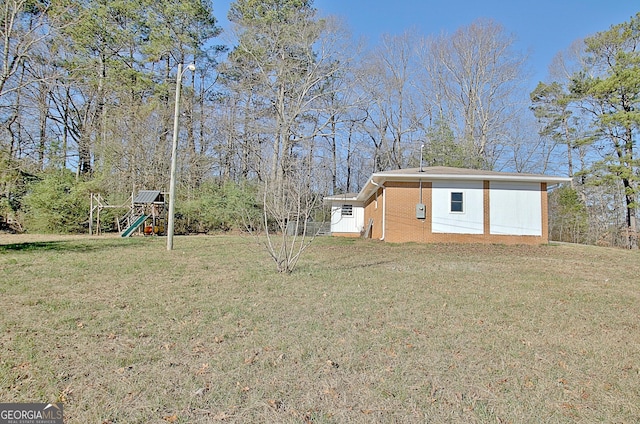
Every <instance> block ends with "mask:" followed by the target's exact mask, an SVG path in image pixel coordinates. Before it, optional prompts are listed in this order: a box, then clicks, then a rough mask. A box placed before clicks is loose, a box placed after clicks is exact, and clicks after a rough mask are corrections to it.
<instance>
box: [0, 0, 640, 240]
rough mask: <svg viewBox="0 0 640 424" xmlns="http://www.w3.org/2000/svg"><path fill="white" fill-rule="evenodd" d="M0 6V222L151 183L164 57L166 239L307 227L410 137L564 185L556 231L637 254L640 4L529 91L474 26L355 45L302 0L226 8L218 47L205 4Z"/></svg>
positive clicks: (406, 155) (49, 223)
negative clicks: (177, 100)
mask: <svg viewBox="0 0 640 424" xmlns="http://www.w3.org/2000/svg"><path fill="white" fill-rule="evenodd" d="M0 4H2V9H1V11H0V13H1V14H2V15H1V16H0V20H1V22H0V24H1V25H0V31H1V32H2V40H1V42H2V56H1V57H0V67H1V70H0V164H1V165H0V225H1V226H2V227H3V228H4V229H10V230H14V231H25V230H28V231H34V232H35V231H55V232H81V231H86V228H87V226H88V225H87V221H88V203H89V193H91V192H99V193H101V194H102V195H103V196H104V197H105V198H106V199H109V201H110V202H111V203H112V204H118V203H122V202H125V201H126V199H127V198H128V197H129V196H130V195H131V193H132V192H136V191H137V190H139V189H156V190H162V191H167V189H168V185H169V174H170V172H169V167H170V159H171V158H170V152H171V142H172V131H173V107H174V92H175V83H176V71H177V65H178V64H185V65H186V64H190V63H194V64H195V65H196V71H194V72H191V71H186V72H185V73H184V78H183V84H184V85H183V95H182V102H181V108H180V110H181V123H180V125H181V126H180V133H179V147H178V190H177V191H178V196H177V200H179V201H178V202H177V206H176V208H177V212H178V215H177V227H176V232H178V233H179V232H184V233H188V232H202V231H213V230H229V229H233V228H242V227H243V225H244V224H242V222H244V223H245V224H246V219H243V218H246V217H247V216H251V215H252V214H255V215H258V216H259V215H261V214H262V213H263V212H264V211H268V213H269V214H271V213H273V214H274V215H278V208H280V209H282V208H287V210H290V209H292V208H294V206H295V205H298V207H299V206H300V204H301V202H300V200H301V199H304V201H305V202H304V204H305V205H306V206H305V208H307V209H306V210H304V211H303V213H304V214H305V215H307V216H310V217H311V218H317V219H321V212H320V211H319V209H317V208H318V206H317V205H318V202H316V201H309V199H319V198H321V196H323V195H326V194H336V193H342V192H357V191H358V190H359V189H360V188H361V186H362V185H363V184H364V182H365V181H366V179H367V178H368V177H369V176H370V174H371V173H372V172H375V171H382V170H389V169H398V168H404V167H411V166H417V165H418V163H419V161H420V151H421V146H422V145H424V146H425V147H424V149H423V151H424V155H423V163H424V165H425V166H432V165H445V166H460V167H469V168H482V169H491V170H499V171H515V172H535V173H549V174H555V175H568V176H571V177H573V182H572V184H571V185H568V186H566V187H560V188H557V189H555V190H554V191H553V192H552V194H551V201H550V208H551V230H552V238H554V239H556V240H564V241H571V242H580V243H598V244H603V245H618V246H624V247H628V248H637V247H638V242H637V236H636V214H637V210H638V207H637V198H638V185H637V180H638V177H639V173H638V171H639V168H638V160H637V159H636V158H635V156H634V151H633V150H634V148H635V145H636V139H637V136H638V126H639V124H640V115H639V112H638V110H639V107H638V106H639V103H640V97H639V94H640V53H638V51H637V50H638V47H639V46H638V42H639V41H640V14H638V15H636V16H635V17H632V18H631V19H630V20H629V21H628V22H623V23H611V24H612V26H611V27H610V28H609V29H606V28H603V31H602V32H600V33H597V34H595V35H593V36H592V37H590V38H588V39H586V40H579V41H577V42H576V43H575V44H574V45H573V46H571V48H569V49H567V50H563V51H560V52H559V53H558V56H557V57H556V59H555V60H554V63H553V64H551V65H552V66H551V69H552V73H551V75H552V79H551V80H550V81H546V82H541V83H540V84H539V85H538V86H537V87H536V88H535V90H534V91H533V92H530V91H531V90H530V87H531V85H530V81H529V77H528V75H527V72H526V69H527V60H528V59H527V56H526V54H525V53H524V52H522V51H518V50H517V49H516V48H515V44H514V35H513V34H510V33H508V32H507V31H506V30H505V29H504V28H503V27H502V26H501V25H500V24H499V23H497V22H494V21H490V20H478V21H475V22H473V23H471V24H470V25H468V26H465V27H461V28H459V29H458V30H457V31H456V32H454V33H452V34H444V35H437V36H434V35H425V34H419V33H416V32H411V31H407V32H405V33H403V34H396V35H385V36H383V37H382V38H381V39H380V40H379V42H378V43H377V44H375V45H365V44H363V43H360V42H358V40H356V39H354V37H353V36H352V35H351V34H350V33H349V31H348V28H346V27H345V26H344V24H342V23H341V22H339V21H338V20H336V19H333V18H332V17H322V18H321V17H320V15H319V13H318V11H317V10H316V9H315V8H314V7H313V1H311V0H307V1H305V0H237V1H236V2H235V3H232V5H231V9H230V11H229V14H228V18H229V20H230V21H231V23H232V25H233V28H232V30H231V33H230V34H225V36H226V37H225V39H229V40H233V41H229V42H227V43H226V44H225V43H223V42H222V41H221V40H222V37H221V29H220V28H219V27H218V25H217V20H216V17H215V13H214V7H215V2H211V1H206V0H184V1H180V2H176V1H171V0H159V1H157V0H154V1H149V0H141V1H136V2H131V1H124V0H50V1H38V0H3V1H1V2H0ZM559 47H560V48H561V47H562V46H559ZM294 186H295V189H294V188H292V187H294ZM292 193H293V194H292ZM291 196H294V197H293V198H291ZM292 205H293V206H292ZM303 209H304V208H303Z"/></svg>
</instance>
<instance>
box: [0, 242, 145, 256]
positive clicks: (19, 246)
mask: <svg viewBox="0 0 640 424" xmlns="http://www.w3.org/2000/svg"><path fill="white" fill-rule="evenodd" d="M140 243H141V240H137V239H122V240H120V239H113V240H92V241H79V240H58V241H35V242H24V243H11V244H0V253H8V252H26V253H33V252H48V251H53V252H89V251H96V250H104V249H110V248H116V247H127V246H131V245H132V244H140Z"/></svg>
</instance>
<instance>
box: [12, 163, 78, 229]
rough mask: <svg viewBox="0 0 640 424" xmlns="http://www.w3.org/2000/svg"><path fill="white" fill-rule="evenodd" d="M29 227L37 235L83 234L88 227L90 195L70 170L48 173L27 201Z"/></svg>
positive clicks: (31, 188) (29, 194)
mask: <svg viewBox="0 0 640 424" xmlns="http://www.w3.org/2000/svg"><path fill="white" fill-rule="evenodd" d="M23 205H24V208H25V211H26V214H25V227H26V230H27V231H29V232H36V233H80V232H84V231H86V228H87V225H88V211H89V195H88V194H87V191H86V189H85V187H84V184H83V183H82V182H77V181H76V179H75V176H74V174H73V173H72V172H71V171H69V170H62V171H60V170H57V171H55V172H50V173H45V174H44V175H43V177H42V179H40V180H39V181H37V182H34V183H32V184H31V185H30V187H29V190H28V193H27V195H26V196H25V197H24V199H23Z"/></svg>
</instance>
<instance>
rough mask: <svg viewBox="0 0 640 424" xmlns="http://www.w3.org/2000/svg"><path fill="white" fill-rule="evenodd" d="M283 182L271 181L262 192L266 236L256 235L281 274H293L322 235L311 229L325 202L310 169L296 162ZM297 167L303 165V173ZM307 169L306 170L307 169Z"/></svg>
mask: <svg viewBox="0 0 640 424" xmlns="http://www.w3.org/2000/svg"><path fill="white" fill-rule="evenodd" d="M294 161H295V164H290V166H288V167H287V172H286V173H285V174H284V177H283V178H282V179H277V180H276V179H272V178H268V179H266V180H265V181H264V186H263V192H262V206H263V215H262V222H261V224H262V225H261V226H262V233H256V235H257V236H258V240H259V241H260V242H261V244H264V246H265V247H266V249H267V251H268V252H269V255H271V258H272V259H273V261H274V262H275V263H276V268H277V270H278V272H282V273H291V272H292V271H293V270H294V269H295V267H296V265H297V263H298V260H299V259H300V256H301V255H302V253H303V252H304V250H305V249H306V248H307V247H309V245H310V244H311V242H312V241H313V239H314V238H315V237H316V236H317V234H318V229H316V228H315V227H314V228H312V229H311V228H310V226H309V225H308V224H309V223H310V222H311V221H312V220H313V213H314V212H315V211H316V209H317V207H318V205H319V204H320V202H321V196H320V195H319V194H317V193H314V192H313V190H312V181H311V172H309V171H310V169H311V168H310V167H309V166H308V165H307V166H304V164H303V163H302V161H298V160H296V159H292V160H291V161H290V162H294ZM294 165H302V166H303V169H301V168H300V167H298V166H294ZM305 168H306V169H305Z"/></svg>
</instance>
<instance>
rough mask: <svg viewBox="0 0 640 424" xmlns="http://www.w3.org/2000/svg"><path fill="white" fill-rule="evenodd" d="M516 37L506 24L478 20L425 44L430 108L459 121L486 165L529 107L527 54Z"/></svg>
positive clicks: (460, 131)
mask: <svg viewBox="0 0 640 424" xmlns="http://www.w3.org/2000/svg"><path fill="white" fill-rule="evenodd" d="M514 43H515V39H514V37H513V36H512V35H510V34H508V33H506V31H505V30H504V28H503V27H502V26H501V25H499V24H497V23H495V22H493V21H490V20H478V21H476V22H474V23H472V24H471V25H469V26H466V27H462V28H460V29H459V30H458V31H456V32H455V33H454V34H452V35H441V36H439V37H433V38H429V39H426V40H425V42H424V44H423V48H422V49H421V63H422V66H423V68H424V69H425V71H426V72H425V73H424V76H425V78H424V79H423V80H422V81H421V82H422V88H421V90H422V92H423V93H424V94H425V99H427V101H428V102H429V103H430V104H429V108H430V109H431V110H432V111H433V112H432V113H433V114H434V116H436V117H438V118H439V119H445V120H447V121H449V122H451V123H453V125H454V127H453V128H454V134H455V137H456V139H457V140H459V141H460V142H467V143H471V144H472V145H473V146H474V148H475V154H476V155H478V156H479V157H480V158H482V159H483V160H484V161H485V166H490V164H491V163H492V162H493V160H494V158H492V157H491V156H492V150H493V146H492V145H493V144H495V143H499V142H500V141H504V139H505V137H507V134H508V133H509V131H508V128H507V127H508V124H509V122H511V120H512V119H513V118H514V116H516V115H517V113H518V112H519V111H521V110H522V107H523V101H522V99H523V97H522V96H519V95H520V94H522V93H523V91H522V87H521V86H520V84H521V81H523V80H524V78H523V77H524V65H525V63H526V59H527V58H526V56H525V55H523V54H520V53H518V52H517V51H516V50H515V49H514ZM425 109H426V108H425Z"/></svg>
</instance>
